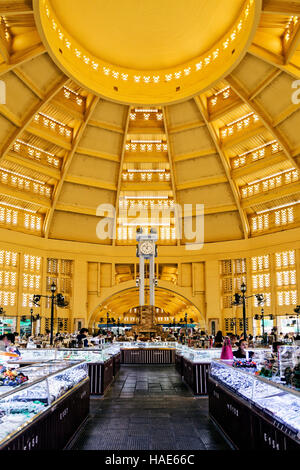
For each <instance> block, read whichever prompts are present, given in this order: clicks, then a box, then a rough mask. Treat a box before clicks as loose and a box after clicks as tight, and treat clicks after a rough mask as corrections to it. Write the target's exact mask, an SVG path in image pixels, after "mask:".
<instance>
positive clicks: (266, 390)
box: [210, 361, 300, 439]
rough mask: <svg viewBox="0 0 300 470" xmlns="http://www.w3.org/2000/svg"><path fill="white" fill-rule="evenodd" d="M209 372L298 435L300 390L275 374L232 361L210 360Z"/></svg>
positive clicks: (218, 380)
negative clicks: (264, 373) (265, 374)
mask: <svg viewBox="0 0 300 470" xmlns="http://www.w3.org/2000/svg"><path fill="white" fill-rule="evenodd" d="M210 376H211V377H212V378H213V379H214V380H216V381H217V382H219V383H220V384H221V385H223V386H225V387H226V388H228V389H229V390H231V391H232V392H234V394H236V395H238V396H241V397H242V398H244V399H246V400H247V401H248V402H249V403H250V404H251V405H253V406H255V407H257V408H258V409H260V410H262V411H263V412H264V413H266V414H267V415H269V416H271V417H272V418H274V419H276V420H278V421H279V422H280V423H282V424H283V425H285V426H286V427H287V428H288V429H290V430H291V431H292V432H293V433H295V434H296V435H298V438H299V439H300V393H299V392H297V391H295V390H292V389H291V388H289V387H287V386H285V385H283V384H282V383H278V380H276V377H275V378H271V379H265V378H264V377H261V376H258V375H256V374H255V373H254V370H253V369H246V368H245V369H239V368H234V367H232V364H231V361H226V363H225V362H224V361H213V362H212V363H211V369H210Z"/></svg>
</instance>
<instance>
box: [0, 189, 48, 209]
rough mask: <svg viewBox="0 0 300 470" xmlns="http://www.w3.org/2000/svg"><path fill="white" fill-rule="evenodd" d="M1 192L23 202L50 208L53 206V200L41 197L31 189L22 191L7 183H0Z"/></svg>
mask: <svg viewBox="0 0 300 470" xmlns="http://www.w3.org/2000/svg"><path fill="white" fill-rule="evenodd" d="M0 194H1V195H4V196H7V197H11V198H13V199H18V200H19V201H23V202H30V203H31V204H35V205H36V206H40V207H45V208H47V209H48V208H49V207H51V200H50V199H47V198H45V197H39V196H37V195H36V194H34V193H31V192H30V191H22V190H18V189H16V188H13V187H11V186H8V185H6V184H2V183H0Z"/></svg>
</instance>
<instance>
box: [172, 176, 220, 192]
mask: <svg viewBox="0 0 300 470" xmlns="http://www.w3.org/2000/svg"><path fill="white" fill-rule="evenodd" d="M220 183H227V177H226V175H216V176H211V177H207V178H201V179H199V180H191V181H186V182H185V183H181V184H177V186H176V188H177V191H182V190H183V189H191V188H198V187H202V186H211V185H212V184H220Z"/></svg>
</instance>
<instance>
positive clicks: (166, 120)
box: [162, 107, 182, 246]
mask: <svg viewBox="0 0 300 470" xmlns="http://www.w3.org/2000/svg"><path fill="white" fill-rule="evenodd" d="M162 112H163V121H164V129H165V134H166V138H167V144H168V160H169V165H170V173H171V184H172V191H173V198H174V204H175V212H174V216H175V227H176V243H177V246H179V245H180V239H179V234H180V231H179V227H180V225H179V214H178V207H177V192H176V176H175V175H176V173H175V168H174V158H173V155H172V146H171V142H170V137H169V125H168V123H169V116H168V109H167V107H164V108H163V109H162ZM180 222H182V221H180Z"/></svg>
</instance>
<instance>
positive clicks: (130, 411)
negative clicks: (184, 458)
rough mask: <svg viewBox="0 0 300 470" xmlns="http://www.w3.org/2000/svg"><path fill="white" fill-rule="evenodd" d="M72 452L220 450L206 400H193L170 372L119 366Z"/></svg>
mask: <svg viewBox="0 0 300 470" xmlns="http://www.w3.org/2000/svg"><path fill="white" fill-rule="evenodd" d="M72 449H74V450H154V449H155V450H205V449H209V450H225V449H229V447H228V445H227V444H226V442H225V441H224V440H223V438H222V437H221V436H220V434H219V433H218V431H217V430H216V429H215V427H214V425H213V424H212V423H211V421H210V419H209V417H208V399H207V398H196V399H195V398H194V397H193V395H192V394H191V392H190V391H189V390H188V388H187V387H186V386H185V385H184V384H182V382H181V379H180V376H179V374H178V373H177V372H176V370H175V368H174V367H173V366H121V371H120V374H119V376H118V378H117V379H116V381H115V382H114V384H113V385H112V387H111V389H110V390H109V391H108V393H107V394H106V395H105V397H104V398H103V399H100V398H92V399H91V406H90V418H89V420H88V421H87V423H86V425H85V426H84V428H83V429H82V431H81V433H80V434H79V435H78V437H77V439H76V441H75V442H74V443H73V446H72Z"/></svg>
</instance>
